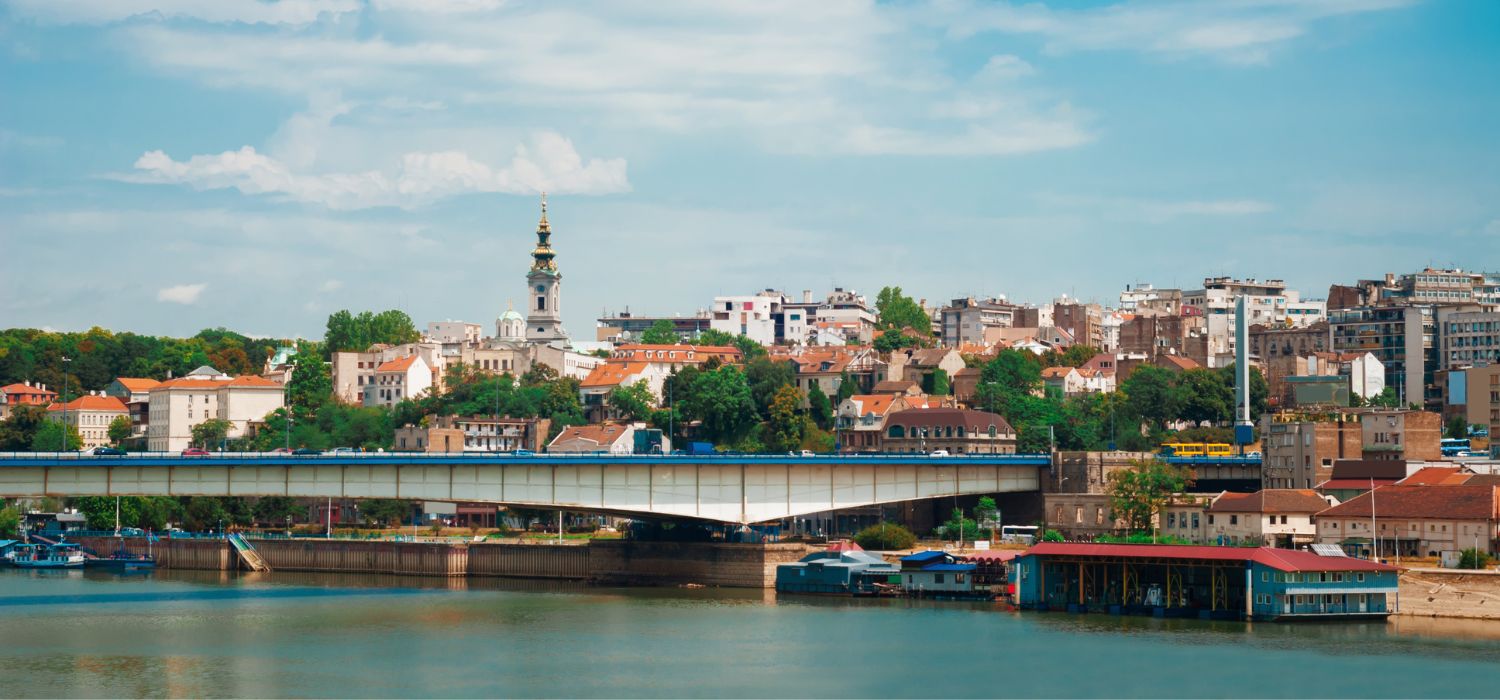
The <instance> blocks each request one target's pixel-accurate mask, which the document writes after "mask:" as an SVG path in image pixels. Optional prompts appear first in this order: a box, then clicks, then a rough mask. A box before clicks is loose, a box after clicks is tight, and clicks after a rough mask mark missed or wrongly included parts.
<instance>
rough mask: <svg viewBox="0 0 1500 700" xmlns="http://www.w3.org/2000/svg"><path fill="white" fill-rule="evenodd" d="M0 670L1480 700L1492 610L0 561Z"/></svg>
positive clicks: (968, 693)
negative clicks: (1354, 619)
mask: <svg viewBox="0 0 1500 700" xmlns="http://www.w3.org/2000/svg"><path fill="white" fill-rule="evenodd" d="M0 683H3V685H0V688H3V691H0V694H3V695H5V696H7V697H37V696H40V697H83V696H108V697H117V696H188V697H205V696H206V697H222V696H235V697H283V696H292V697H307V696H352V697H372V696H436V697H471V696H511V697H517V696H520V697H528V696H544V697H552V696H566V697H578V696H584V697H621V696H624V697H638V696H652V697H655V696H689V697H744V696H754V697H764V696H773V697H775V696H799V697H800V696H859V697H892V696H915V697H946V696H965V697H975V696H982V697H1031V696H1066V697H1093V696H1101V697H1164V696H1171V697H1180V696H1191V697H1225V696H1229V697H1249V696H1254V697H1344V696H1351V697H1353V696H1357V697H1430V696H1463V697H1494V696H1496V695H1497V694H1500V624H1492V623H1463V622H1458V623H1450V622H1444V623H1437V622H1433V621H1427V620H1417V621H1412V620H1405V621H1402V622H1400V623H1399V624H1398V623H1391V624H1389V625H1387V624H1384V623H1380V624H1368V623H1338V624H1295V625H1292V624H1279V625H1276V624H1256V625H1253V626H1251V625H1244V624H1239V623H1223V622H1216V623H1207V622H1198V621H1184V620H1167V621H1164V620H1152V619H1145V618H1114V617H1108V616H1102V615H1088V616H1070V615H1066V614H1062V613H1025V614H1017V613H1009V612H1003V611H1001V610H1000V609H998V608H997V607H995V606H994V605H992V604H970V603H927V602H911V601H905V600H881V601H854V600H847V599H824V598H786V597H783V598H780V599H778V598H777V597H776V596H775V594H774V593H769V592H766V593H762V592H760V591H726V590H706V589H705V590H678V589H613V588H588V587H582V586H578V587H571V586H559V585H556V584H527V583H524V582H523V583H515V582H506V581H496V580H467V581H455V582H447V581H435V580H432V579H412V578H401V577H385V576H382V577H367V576H357V575H299V574H292V573H274V574H251V575H228V574H219V573H199V572H166V571H163V572H158V573H156V574H154V575H148V576H134V577H117V576H114V575H107V574H95V573H93V572H83V571H73V572H22V571H14V570H9V571H6V570H0Z"/></svg>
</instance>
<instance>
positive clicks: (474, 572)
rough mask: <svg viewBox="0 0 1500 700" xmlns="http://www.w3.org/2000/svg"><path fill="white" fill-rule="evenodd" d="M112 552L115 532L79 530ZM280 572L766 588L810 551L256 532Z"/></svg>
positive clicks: (194, 561) (213, 562) (142, 544)
mask: <svg viewBox="0 0 1500 700" xmlns="http://www.w3.org/2000/svg"><path fill="white" fill-rule="evenodd" d="M79 542H81V543H82V544H83V545H84V546H86V547H89V548H90V549H92V550H94V551H96V552H99V553H100V554H107V553H108V552H112V551H114V550H115V549H117V548H118V547H119V541H118V540H115V539H113V538H107V537H100V538H83V539H81V540H79ZM250 542H251V543H252V544H253V545H254V546H255V549H256V550H257V551H258V552H260V555H261V557H262V558H263V559H264V560H265V561H266V563H267V564H269V565H270V567H271V570H272V571H273V572H275V571H311V572H325V573H351V574H405V575H418V576H443V577H465V576H495V577H512V578H534V579H555V580H568V581H592V582H598V583H605V584H614V585H649V586H675V585H682V584H701V585H705V586H725V587H732V588H770V587H772V586H774V584H775V580H776V566H777V565H778V564H783V563H786V562H791V561H796V560H797V559H798V558H800V557H802V556H803V555H804V554H806V553H807V551H808V550H807V548H806V547H805V546H803V545H800V544H763V545H762V544H727V543H710V542H636V541H626V540H598V541H594V542H591V543H589V544H586V545H546V544H488V543H473V544H470V543H455V544H430V543H421V542H361V541H352V540H314V539H309V540H250ZM124 543H125V548H126V549H127V550H128V551H130V552H132V553H145V552H146V551H147V544H146V541H145V540H144V539H142V538H139V537H131V538H125V540H124ZM150 551H151V552H152V553H153V554H154V555H155V556H156V561H157V565H158V566H160V567H162V568H169V569H196V570H207V571H232V570H235V569H237V568H239V566H240V562H239V558H238V557H237V556H236V555H235V553H234V550H233V549H232V548H231V547H230V546H229V544H228V543H227V542H224V541H221V540H164V541H161V542H157V543H154V544H153V545H151V548H150Z"/></svg>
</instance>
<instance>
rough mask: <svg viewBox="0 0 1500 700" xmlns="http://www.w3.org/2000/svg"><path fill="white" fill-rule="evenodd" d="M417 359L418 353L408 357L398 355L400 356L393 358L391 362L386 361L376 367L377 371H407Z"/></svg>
mask: <svg viewBox="0 0 1500 700" xmlns="http://www.w3.org/2000/svg"><path fill="white" fill-rule="evenodd" d="M416 361H417V356H416V355H407V356H406V357H398V358H396V359H394V360H391V361H390V362H387V363H385V364H383V365H381V366H379V367H376V368H375V371H376V372H405V371H406V370H409V369H411V366H412V364H413V363H415V362H416Z"/></svg>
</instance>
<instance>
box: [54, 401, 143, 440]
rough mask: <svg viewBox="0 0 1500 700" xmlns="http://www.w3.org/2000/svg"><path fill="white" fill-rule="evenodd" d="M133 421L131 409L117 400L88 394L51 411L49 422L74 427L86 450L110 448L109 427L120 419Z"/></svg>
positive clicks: (55, 406) (56, 405)
mask: <svg viewBox="0 0 1500 700" xmlns="http://www.w3.org/2000/svg"><path fill="white" fill-rule="evenodd" d="M120 417H125V418H129V417H130V409H128V408H126V407H125V404H124V402H122V401H120V400H119V399H117V398H115V397H113V396H96V395H93V394H85V395H83V396H80V397H78V398H76V399H73V400H72V401H69V402H67V403H65V404H62V403H55V404H52V405H51V406H48V407H47V419H48V420H53V421H58V422H61V423H62V424H64V425H71V426H73V427H74V428H77V429H78V436H79V437H80V438H82V439H83V449H85V450H92V449H94V448H95V447H99V446H102V445H108V444H110V440H109V424H110V423H112V422H114V420H115V419H116V418H120Z"/></svg>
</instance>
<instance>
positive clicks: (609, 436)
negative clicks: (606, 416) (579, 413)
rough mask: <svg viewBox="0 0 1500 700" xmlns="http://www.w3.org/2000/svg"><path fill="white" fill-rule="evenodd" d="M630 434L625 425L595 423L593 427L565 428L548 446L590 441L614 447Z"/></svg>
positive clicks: (574, 426)
mask: <svg viewBox="0 0 1500 700" xmlns="http://www.w3.org/2000/svg"><path fill="white" fill-rule="evenodd" d="M627 432H629V431H628V430H626V427H625V426H623V425H618V424H615V423H595V424H592V425H570V426H568V427H566V428H563V431H562V432H561V433H558V435H557V437H555V438H553V439H552V442H549V443H547V444H548V445H556V444H558V443H561V442H565V441H567V440H588V441H590V442H594V443H597V444H598V445H599V446H601V447H603V446H607V445H613V444H615V443H616V442H618V441H619V440H620V438H622V437H624V436H625V434H626V433H627Z"/></svg>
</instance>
